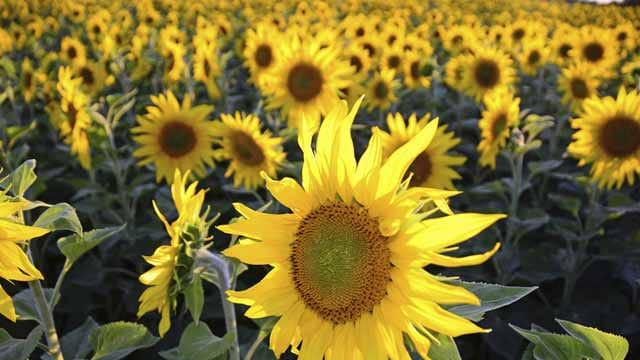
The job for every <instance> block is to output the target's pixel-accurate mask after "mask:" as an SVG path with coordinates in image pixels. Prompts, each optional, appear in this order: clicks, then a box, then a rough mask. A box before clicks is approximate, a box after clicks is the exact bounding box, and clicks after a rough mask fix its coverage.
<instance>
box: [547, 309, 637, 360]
mask: <svg viewBox="0 0 640 360" xmlns="http://www.w3.org/2000/svg"><path fill="white" fill-rule="evenodd" d="M556 321H557V322H558V323H559V324H560V326H562V328H563V329H564V330H565V331H566V332H568V333H569V334H570V335H571V336H573V337H574V338H576V339H578V340H579V341H581V342H582V343H583V344H585V345H586V346H588V347H590V348H591V349H593V350H594V351H595V352H597V353H598V354H599V355H600V356H602V359H603V360H624V358H625V356H627V353H628V352H629V342H628V341H627V339H625V338H623V337H622V336H618V335H614V334H609V333H606V332H604V331H600V330H598V329H596V328H592V327H588V326H583V325H580V324H576V323H572V322H570V321H566V320H559V319H556Z"/></svg>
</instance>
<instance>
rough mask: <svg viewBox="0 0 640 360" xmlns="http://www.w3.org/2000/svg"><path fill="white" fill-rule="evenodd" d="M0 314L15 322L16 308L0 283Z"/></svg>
mask: <svg viewBox="0 0 640 360" xmlns="http://www.w3.org/2000/svg"><path fill="white" fill-rule="evenodd" d="M0 314H2V315H3V316H4V317H6V318H7V319H9V320H11V321H13V322H16V309H15V308H14V307H13V301H12V300H11V296H9V294H7V293H6V292H5V291H4V289H3V288H2V286H1V285H0Z"/></svg>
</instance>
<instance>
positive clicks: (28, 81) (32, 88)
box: [20, 58, 37, 103]
mask: <svg viewBox="0 0 640 360" xmlns="http://www.w3.org/2000/svg"><path fill="white" fill-rule="evenodd" d="M21 70H22V76H21V84H20V85H21V86H20V88H21V93H22V97H23V98H24V101H25V102H26V103H30V102H31V100H33V97H34V96H35V93H36V82H37V79H36V74H35V72H34V70H33V65H31V60H29V58H24V60H22V65H21Z"/></svg>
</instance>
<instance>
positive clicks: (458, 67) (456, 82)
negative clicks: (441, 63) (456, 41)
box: [444, 54, 471, 91]
mask: <svg viewBox="0 0 640 360" xmlns="http://www.w3.org/2000/svg"><path fill="white" fill-rule="evenodd" d="M470 64H471V55H470V54H459V55H456V56H454V57H452V58H450V59H449V61H448V62H447V64H446V65H445V69H444V70H445V77H444V81H445V83H446V84H447V85H448V86H449V87H450V88H452V89H454V90H458V91H462V90H463V87H464V79H465V78H466V75H465V74H466V73H467V72H468V71H469V65H470Z"/></svg>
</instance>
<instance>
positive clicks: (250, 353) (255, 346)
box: [244, 331, 268, 360]
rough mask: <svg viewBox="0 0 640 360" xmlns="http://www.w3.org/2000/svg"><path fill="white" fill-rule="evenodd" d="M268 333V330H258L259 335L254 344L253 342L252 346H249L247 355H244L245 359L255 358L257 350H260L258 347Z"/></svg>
mask: <svg viewBox="0 0 640 360" xmlns="http://www.w3.org/2000/svg"><path fill="white" fill-rule="evenodd" d="M267 334H268V333H267V332H266V331H260V332H258V336H256V339H255V340H254V342H253V344H251V347H250V348H249V351H247V355H245V356H244V360H251V359H253V356H254V355H255V353H256V351H257V350H258V347H259V346H260V344H261V343H262V341H263V340H264V339H265V338H266V337H267Z"/></svg>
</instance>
